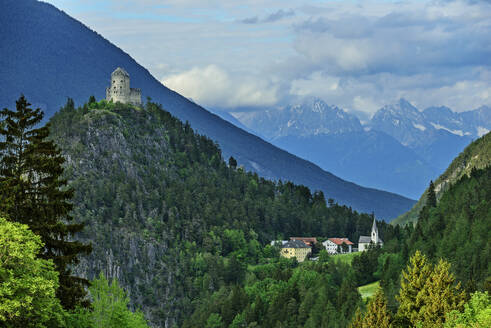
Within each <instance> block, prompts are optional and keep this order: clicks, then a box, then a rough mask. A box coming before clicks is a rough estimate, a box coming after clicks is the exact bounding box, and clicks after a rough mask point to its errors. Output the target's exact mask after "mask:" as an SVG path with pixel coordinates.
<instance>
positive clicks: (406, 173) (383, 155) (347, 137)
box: [273, 131, 438, 197]
mask: <svg viewBox="0 0 491 328" xmlns="http://www.w3.org/2000/svg"><path fill="white" fill-rule="evenodd" d="M273 144H275V145H277V146H278V147H280V148H283V149H285V150H288V151H289V152H291V153H293V154H295V155H298V156H300V157H302V158H305V159H307V160H309V161H312V162H314V163H316V164H318V165H319V166H320V167H322V168H324V169H325V170H328V171H330V172H333V173H334V174H336V175H338V176H341V177H343V179H347V180H349V181H356V183H359V184H362V185H367V186H371V187H373V188H383V189H385V190H392V191H393V190H397V192H398V193H400V194H403V195H407V196H409V197H417V195H418V193H419V194H420V195H421V193H422V192H423V191H424V189H425V188H426V186H427V184H428V181H430V180H431V179H433V178H434V177H435V176H437V175H438V171H437V169H436V168H434V167H433V166H431V165H430V164H428V163H427V162H426V161H425V160H424V159H422V158H421V157H420V156H418V155H417V154H416V153H415V152H414V151H412V150H411V149H408V148H407V147H404V146H403V145H401V144H400V143H399V142H398V141H397V140H395V139H394V138H392V137H391V136H389V135H387V134H385V133H383V132H379V131H355V132H349V133H337V134H322V135H312V136H305V137H297V136H286V137H281V138H278V139H275V140H274V141H273Z"/></svg>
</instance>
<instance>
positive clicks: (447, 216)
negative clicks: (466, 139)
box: [410, 135, 491, 290]
mask: <svg viewBox="0 0 491 328" xmlns="http://www.w3.org/2000/svg"><path fill="white" fill-rule="evenodd" d="M488 136H489V135H488ZM488 138H489V137H488ZM490 239H491V167H490V166H488V167H486V168H485V169H480V170H478V169H473V170H472V171H471V172H470V174H469V176H467V175H464V176H463V177H462V178H461V179H460V180H458V181H457V182H456V183H455V184H454V185H452V186H451V187H450V188H449V189H448V190H447V191H446V192H444V193H443V194H442V196H441V198H440V201H439V202H438V205H436V206H431V204H427V205H426V206H425V207H424V208H423V210H422V211H421V212H420V215H419V218H418V222H417V225H416V228H415V230H414V233H413V235H412V237H411V241H410V244H411V249H413V250H420V251H422V252H423V253H425V254H426V255H427V256H428V257H429V258H430V259H433V260H437V259H439V258H444V259H446V260H448V261H449V262H450V263H452V267H453V270H454V272H455V273H456V277H457V279H458V280H460V281H461V282H463V283H464V285H465V286H467V287H468V289H470V290H474V289H476V288H480V289H483V288H485V284H486V279H488V282H487V283H488V284H490V283H491V280H490V279H491V244H490ZM489 287H491V286H488V287H487V288H489Z"/></svg>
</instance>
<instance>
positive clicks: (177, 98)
mask: <svg viewBox="0 0 491 328" xmlns="http://www.w3.org/2000/svg"><path fill="white" fill-rule="evenodd" d="M0 7H1V9H2V10H0V18H1V20H2V23H3V28H2V30H1V31H0V33H1V34H0V39H1V40H2V42H0V50H1V53H2V56H1V57H0V66H1V67H2V68H3V70H2V73H1V75H0V89H2V90H3V92H2V94H0V105H1V106H6V107H11V106H12V105H13V102H14V100H15V99H16V98H17V97H18V95H19V94H20V93H24V94H25V96H26V97H27V98H28V99H30V101H31V102H32V103H33V104H34V105H37V106H41V107H42V108H43V109H45V111H46V117H47V118H49V117H50V116H51V115H53V113H54V112H55V111H56V110H58V109H59V108H60V107H61V106H62V105H63V104H64V103H65V101H66V98H67V97H71V98H73V99H74V100H75V103H77V104H81V103H83V102H84V101H85V100H86V99H88V97H89V96H91V95H95V96H96V98H97V99H102V98H104V96H105V88H106V87H107V86H108V85H109V76H110V74H111V72H112V71H113V70H114V68H116V67H117V66H121V67H124V68H125V69H126V70H127V71H128V72H129V73H130V75H131V85H132V87H136V88H141V89H142V96H143V99H145V97H148V96H150V97H151V98H152V99H153V100H154V101H156V102H159V103H161V104H163V105H164V106H165V108H166V109H167V110H169V111H170V112H171V113H172V114H173V115H174V116H177V117H178V118H179V119H181V120H182V121H188V122H190V124H191V126H192V127H193V129H195V130H196V131H198V133H200V134H205V135H207V136H208V137H210V138H211V139H213V140H215V141H217V142H218V143H219V145H220V147H221V149H222V152H223V155H224V157H225V158H228V156H234V158H236V160H237V161H238V162H239V165H244V167H245V168H246V169H248V170H254V171H256V172H258V173H259V174H261V175H262V176H264V177H266V178H271V179H275V180H280V179H281V180H291V181H293V182H295V183H298V184H303V185H306V186H309V187H310V188H312V189H313V190H323V191H324V193H325V195H326V197H328V198H334V199H335V200H336V201H338V202H340V203H343V204H349V205H350V206H352V207H353V208H354V209H356V210H359V211H364V212H372V211H373V212H375V214H376V215H377V216H378V217H382V218H385V219H389V218H393V217H395V216H397V215H398V214H401V213H403V212H405V211H406V210H408V209H409V208H410V207H411V206H412V204H413V203H414V201H413V200H411V199H409V198H406V197H402V196H399V195H396V194H394V193H389V192H384V191H378V190H375V189H370V188H364V187H361V186H358V185H356V184H354V183H351V182H347V181H344V180H342V179H340V178H339V177H336V176H334V175H333V174H331V173H329V172H326V171H323V170H322V169H321V168H319V167H318V166H317V165H315V164H313V163H310V162H308V161H305V160H303V159H300V158H298V157H296V156H293V155H291V154H289V153H288V152H285V151H283V150H280V149H278V148H276V147H274V146H272V145H271V144H269V143H268V142H266V141H264V140H262V139H260V138H258V137H257V136H254V135H252V134H249V133H248V132H246V131H243V130H241V129H239V128H236V127H235V126H233V125H232V124H230V123H228V122H226V121H224V120H222V119H221V118H219V116H217V115H215V114H212V113H210V112H208V111H206V110H205V109H204V108H202V107H200V106H198V105H196V104H194V103H193V102H191V101H190V100H188V99H186V98H185V97H182V96H181V95H179V94H177V93H176V92H174V91H172V90H170V89H168V88H166V87H165V86H163V85H162V84H161V83H160V82H159V81H158V80H157V79H155V78H154V77H153V76H152V75H151V74H150V73H149V72H148V70H146V69H145V68H144V67H142V66H140V65H139V64H138V63H137V62H136V61H135V60H134V59H132V58H131V57H130V56H129V55H128V54H126V53H125V52H123V51H122V50H121V49H119V48H117V47H116V46H114V45H112V44H111V43H110V42H109V41H107V40H106V39H104V38H103V37H101V36H100V35H99V34H98V33H97V32H94V31H92V30H90V29H89V28H87V27H86V26H85V25H83V24H82V23H80V22H78V21H77V20H75V19H73V18H71V17H69V16H68V15H66V14H65V13H63V12H62V11H60V10H59V9H56V7H54V6H52V5H50V4H47V3H43V2H36V1H34V0H22V1H11V0H9V1H5V2H2V3H1V4H0Z"/></svg>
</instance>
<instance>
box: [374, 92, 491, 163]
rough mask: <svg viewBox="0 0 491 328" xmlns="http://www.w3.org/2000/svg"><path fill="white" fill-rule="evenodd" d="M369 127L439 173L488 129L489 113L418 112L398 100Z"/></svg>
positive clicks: (434, 109)
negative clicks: (383, 133) (414, 154)
mask: <svg viewBox="0 0 491 328" xmlns="http://www.w3.org/2000/svg"><path fill="white" fill-rule="evenodd" d="M370 127H371V128H372V129H374V130H377V131H383V132H385V133H387V134H389V135H391V136H392V137H394V138H395V139H397V140H398V141H399V142H401V143H402V144H403V145H405V146H407V147H409V148H411V149H412V150H414V152H415V153H416V154H418V155H419V156H420V157H422V158H423V159H425V160H426V162H428V163H431V164H432V165H433V166H434V167H436V168H437V169H438V171H440V172H441V171H443V170H444V169H445V168H446V167H447V166H448V165H449V164H450V162H451V161H452V159H453V158H455V157H456V156H457V155H458V154H459V153H460V152H461V151H462V150H463V149H464V148H465V147H466V146H467V145H468V144H469V143H470V142H471V141H472V140H474V139H477V138H478V137H480V136H482V135H483V134H484V133H486V132H487V131H489V130H490V129H491V109H490V108H489V107H481V108H480V109H476V110H473V111H468V112H463V113H455V112H453V111H452V110H451V109H449V108H448V107H430V108H427V109H425V110H424V111H422V112H420V111H419V110H418V109H417V108H416V107H414V106H413V105H411V104H410V103H409V102H408V101H406V100H404V99H401V100H400V101H399V102H398V103H397V104H395V105H390V106H385V107H383V108H382V109H380V110H379V111H377V112H376V113H375V115H374V116H373V117H372V119H371V121H370Z"/></svg>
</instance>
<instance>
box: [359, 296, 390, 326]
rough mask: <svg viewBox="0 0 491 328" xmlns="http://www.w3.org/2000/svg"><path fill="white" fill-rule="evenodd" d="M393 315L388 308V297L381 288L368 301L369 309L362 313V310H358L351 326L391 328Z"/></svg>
mask: <svg viewBox="0 0 491 328" xmlns="http://www.w3.org/2000/svg"><path fill="white" fill-rule="evenodd" d="M391 320H392V318H391V315H390V312H389V311H388V309H387V299H386V298H385V295H384V292H383V291H382V289H379V290H378V291H377V292H376V293H375V295H374V296H373V298H372V299H370V301H369V302H368V305H367V310H366V312H365V314H364V315H361V312H360V310H359V309H358V310H357V311H356V314H355V317H354V319H353V321H352V322H351V326H350V327H351V328H371V327H378V328H389V327H391Z"/></svg>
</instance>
